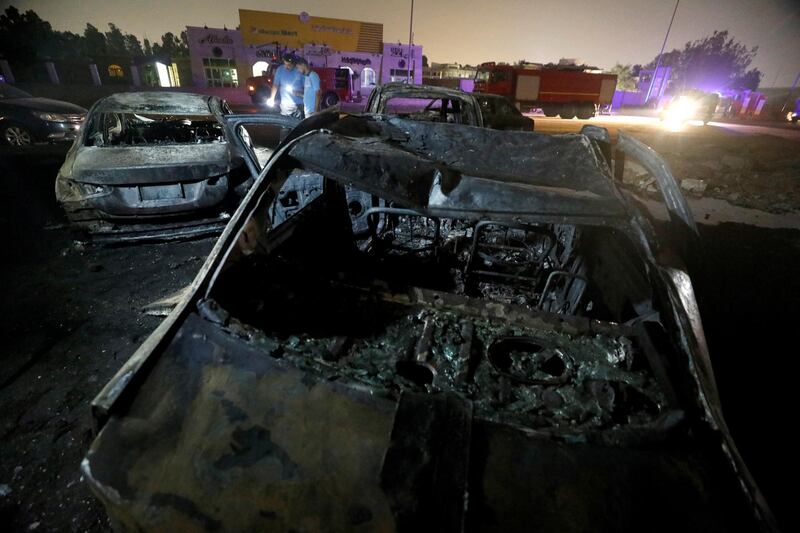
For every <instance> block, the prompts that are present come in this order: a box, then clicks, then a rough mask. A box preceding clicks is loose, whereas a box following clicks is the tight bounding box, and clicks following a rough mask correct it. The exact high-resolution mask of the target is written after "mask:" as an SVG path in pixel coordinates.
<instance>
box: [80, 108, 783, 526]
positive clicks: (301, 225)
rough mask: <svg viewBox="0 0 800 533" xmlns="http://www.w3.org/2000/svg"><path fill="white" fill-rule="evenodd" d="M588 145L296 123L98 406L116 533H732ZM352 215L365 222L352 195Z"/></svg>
mask: <svg viewBox="0 0 800 533" xmlns="http://www.w3.org/2000/svg"><path fill="white" fill-rule="evenodd" d="M625 157H632V158H635V159H637V160H638V162H639V163H640V164H642V165H643V166H644V167H645V168H646V169H647V170H648V171H649V172H651V173H652V174H653V176H654V177H655V178H656V180H657V181H658V183H659V186H660V190H661V191H662V193H663V195H664V198H665V204H666V206H667V209H668V211H669V213H670V217H671V225H672V230H673V232H674V233H675V234H676V235H681V236H682V237H683V239H682V240H683V242H687V243H688V242H692V241H693V240H694V239H696V238H697V234H696V228H695V227H694V222H693V219H692V218H691V213H690V212H689V210H688V209H687V206H686V203H685V201H684V199H683V197H682V196H681V194H680V190H679V188H678V187H677V185H676V183H675V180H674V178H673V177H672V175H671V174H670V172H669V170H668V167H666V165H665V164H664V162H663V160H661V159H660V158H659V157H658V156H657V155H656V154H655V153H654V152H653V151H652V150H650V149H649V148H647V147H646V146H644V145H642V144H641V143H639V142H638V141H636V140H635V139H632V138H630V137H627V136H625V135H624V134H622V133H621V134H620V136H619V141H618V143H617V146H616V152H615V153H613V152H612V151H611V146H610V144H609V143H608V135H607V132H605V130H601V129H599V128H592V127H589V126H587V127H586V128H584V132H583V133H582V134H571V135H556V136H549V135H540V134H536V133H523V132H502V131H493V130H489V129H484V128H475V127H467V126H454V125H450V124H432V123H425V122H414V121H409V120H402V119H398V118H391V117H383V116H363V117H345V118H341V119H337V117H336V116H335V115H327V116H315V117H311V118H310V119H308V120H307V121H304V122H303V123H301V125H300V126H298V128H296V129H295V130H294V131H293V132H292V134H290V135H289V136H288V137H287V139H286V140H285V141H284V143H283V145H282V146H281V147H280V148H279V149H278V150H277V151H276V152H275V153H273V154H272V156H271V157H270V159H269V162H268V163H267V165H266V167H265V168H264V169H263V171H262V173H261V175H260V177H259V179H258V180H257V182H256V183H255V185H254V186H253V187H252V188H251V189H250V191H249V192H248V196H247V198H246V199H245V200H244V201H243V203H242V204H241V205H240V207H239V209H238V210H237V212H236V213H235V214H234V216H233V218H232V220H231V223H230V224H229V225H228V226H227V227H226V229H225V231H224V232H223V234H222V236H221V237H220V240H219V241H218V242H217V244H216V246H215V248H214V250H213V251H212V253H211V254H210V255H209V257H208V259H207V261H206V263H205V264H204V266H203V268H202V269H201V271H200V272H199V273H198V276H197V277H196V279H195V280H194V282H193V283H192V285H191V286H190V287H189V289H188V290H187V292H186V294H185V296H184V297H183V300H182V301H181V302H180V304H179V305H178V307H177V308H175V310H174V311H173V312H172V313H171V315H170V316H169V317H168V318H167V319H166V320H165V321H164V322H163V323H162V324H161V325H160V326H159V327H158V328H157V329H156V331H155V332H154V333H153V334H152V335H151V336H150V337H149V338H148V339H147V341H145V343H144V344H143V345H142V346H141V347H140V348H139V349H138V350H137V352H136V353H135V354H134V355H133V356H132V357H131V359H130V360H128V361H127V362H126V363H125V365H124V366H123V367H122V368H121V369H120V371H119V372H118V373H117V375H116V376H115V377H114V378H113V379H112V381H111V382H109V383H108V384H107V385H106V386H105V388H104V389H103V390H102V391H101V393H100V394H99V395H98V396H97V398H95V400H94V402H93V414H94V417H95V419H96V421H97V425H98V428H99V432H98V434H97V437H96V439H95V440H94V442H93V443H92V445H91V447H90V449H89V451H88V453H87V456H86V458H85V459H84V461H83V463H82V471H83V474H84V476H85V479H86V480H87V482H88V483H89V485H90V486H91V488H92V489H93V491H94V492H95V494H96V495H97V496H98V497H99V498H100V499H101V500H102V501H103V503H104V504H105V506H106V509H107V511H108V514H109V516H110V517H111V519H112V522H113V523H114V524H115V526H116V527H117V528H118V529H120V530H129V531H173V530H181V531H190V530H232V531H292V530H293V531H395V530H397V531H454V532H460V531H503V532H509V531H558V532H564V531H566V532H571V531H575V532H578V531H669V532H673V531H704V532H707V531H743V530H747V531H753V530H758V529H762V530H771V529H773V527H774V523H773V521H772V517H771V515H770V512H769V509H768V508H767V505H766V504H765V502H764V501H763V498H762V497H761V494H760V492H759V490H758V488H757V486H756V484H755V483H754V481H753V479H752V478H751V476H750V474H749V472H748V470H747V468H746V466H745V465H744V464H743V462H742V460H741V458H740V456H739V454H738V452H737V450H736V446H735V444H734V442H733V441H732V439H731V436H730V434H729V432H728V429H727V427H726V425H725V421H724V418H723V416H722V411H721V407H720V403H719V398H718V394H717V389H716V386H715V383H714V377H713V372H712V369H711V366H710V360H709V354H708V353H707V350H706V345H705V341H704V336H703V329H702V325H701V321H700V317H699V315H698V313H697V306H696V302H695V300H694V297H693V291H692V284H691V281H690V279H689V277H688V275H687V272H686V270H685V268H684V267H683V266H682V264H681V263H680V262H679V261H678V260H677V259H676V257H677V256H676V254H675V253H667V250H664V249H663V248H662V247H661V246H660V245H659V244H658V243H657V242H656V241H655V240H654V237H653V233H652V231H651V228H650V227H649V225H648V224H647V222H646V219H644V218H643V217H642V216H641V215H640V213H639V212H638V211H637V209H636V208H635V206H634V203H633V202H632V201H631V199H630V198H629V197H628V196H627V195H626V194H625V193H624V192H623V191H622V190H621V189H620V188H619V187H618V186H617V183H616V182H615V180H614V178H613V176H612V173H611V168H612V167H614V168H615V170H616V171H617V172H618V173H621V170H622V165H623V164H624V160H625ZM353 190H358V191H360V192H361V193H363V194H364V195H368V196H370V197H371V198H372V201H371V202H370V203H369V207H368V208H367V214H366V221H365V219H364V218H362V217H360V216H359V217H355V216H354V213H353V210H352V208H351V206H350V205H349V202H348V191H353Z"/></svg>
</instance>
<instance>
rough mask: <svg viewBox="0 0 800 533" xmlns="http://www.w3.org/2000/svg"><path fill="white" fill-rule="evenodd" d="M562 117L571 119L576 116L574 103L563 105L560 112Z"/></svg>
mask: <svg viewBox="0 0 800 533" xmlns="http://www.w3.org/2000/svg"><path fill="white" fill-rule="evenodd" d="M558 114H559V115H560V116H561V118H565V119H571V118H572V117H574V116H575V106H574V105H572V104H564V105H562V106H561V110H560V111H559V112H558Z"/></svg>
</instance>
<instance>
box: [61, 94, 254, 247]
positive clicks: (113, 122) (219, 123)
mask: <svg viewBox="0 0 800 533" xmlns="http://www.w3.org/2000/svg"><path fill="white" fill-rule="evenodd" d="M229 113H230V110H229V109H228V107H227V104H226V103H225V102H224V101H222V100H220V99H219V98H217V97H213V96H204V95H196V94H188V93H120V94H115V95H112V96H109V97H107V98H104V99H102V100H99V101H98V102H97V103H96V104H95V105H94V106H92V108H91V110H90V111H89V114H88V117H87V120H86V125H85V127H84V128H83V130H82V131H81V132H80V135H79V136H78V137H77V138H76V140H75V142H74V144H73V145H72V148H71V149H70V151H69V153H68V154H67V158H66V160H65V162H64V164H63V165H62V167H61V169H60V171H59V173H58V177H57V178H56V197H57V199H58V201H59V202H61V204H62V205H63V207H64V209H65V211H66V213H67V217H68V218H69V220H70V221H71V222H73V223H75V224H76V225H79V226H81V227H84V228H87V229H89V230H90V231H92V232H93V233H97V234H100V235H106V236H111V237H112V238H120V239H124V238H131V239H137V238H147V237H150V236H156V237H159V238H164V237H169V236H183V235H198V234H203V233H207V232H213V231H220V230H221V228H222V226H223V225H224V219H225V217H224V216H223V218H220V214H221V213H222V212H223V211H224V210H229V211H232V210H233V209H235V206H236V203H237V202H238V200H239V199H241V197H242V196H244V193H245V192H246V190H247V187H248V186H249V185H250V184H251V183H252V177H251V175H250V173H249V172H248V169H247V168H246V167H245V166H244V165H243V161H242V157H241V154H240V153H239V148H238V147H237V145H236V144H235V143H231V142H229V139H228V135H227V133H226V130H225V127H224V124H223V117H224V116H225V115H226V114H229Z"/></svg>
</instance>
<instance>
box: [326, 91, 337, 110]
mask: <svg viewBox="0 0 800 533" xmlns="http://www.w3.org/2000/svg"><path fill="white" fill-rule="evenodd" d="M338 103H339V97H338V96H337V95H336V93H325V96H323V97H322V107H323V109H326V108H328V107H331V106H335V105H336V104H338Z"/></svg>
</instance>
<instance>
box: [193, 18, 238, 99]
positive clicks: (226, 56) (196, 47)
mask: <svg viewBox="0 0 800 533" xmlns="http://www.w3.org/2000/svg"><path fill="white" fill-rule="evenodd" d="M186 37H187V38H188V40H189V57H190V59H191V65H192V82H193V85H194V86H195V87H239V85H240V84H241V83H242V82H243V81H244V79H245V78H247V77H248V76H252V74H251V73H250V58H249V57H248V54H247V53H246V52H245V48H244V44H243V42H242V34H241V33H239V32H238V31H236V30H228V29H224V28H223V29H220V28H205V27H203V28H200V27H196V26H187V27H186Z"/></svg>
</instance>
